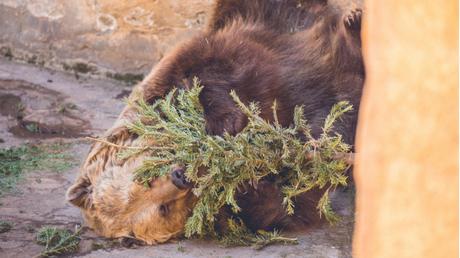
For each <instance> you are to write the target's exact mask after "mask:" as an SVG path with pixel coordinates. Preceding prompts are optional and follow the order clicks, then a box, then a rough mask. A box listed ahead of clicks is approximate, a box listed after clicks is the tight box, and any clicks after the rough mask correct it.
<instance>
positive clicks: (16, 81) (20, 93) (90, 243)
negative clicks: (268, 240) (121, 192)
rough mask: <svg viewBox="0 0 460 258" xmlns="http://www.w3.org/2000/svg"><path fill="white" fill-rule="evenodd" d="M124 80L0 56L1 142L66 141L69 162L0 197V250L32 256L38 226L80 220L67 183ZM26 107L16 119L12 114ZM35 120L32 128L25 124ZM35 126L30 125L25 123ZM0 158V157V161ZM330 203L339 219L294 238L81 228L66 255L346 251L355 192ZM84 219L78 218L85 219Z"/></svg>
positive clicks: (237, 256)
mask: <svg viewBox="0 0 460 258" xmlns="http://www.w3.org/2000/svg"><path fill="white" fill-rule="evenodd" d="M130 89H131V88H130V87H128V86H126V85H122V84H120V83H117V82H115V81H107V80H95V79H86V78H83V77H81V76H76V75H72V74H63V73H58V72H54V71H49V70H44V69H40V68H37V67H34V66H31V65H26V64H17V63H12V62H10V61H6V60H2V59H0V148H8V147H12V146H22V145H24V144H27V143H29V144H35V143H41V144H44V143H45V144H46V143H55V144H56V143H57V144H63V143H65V144H68V145H66V146H68V147H67V149H66V150H65V152H66V153H67V154H68V155H70V156H71V159H72V161H71V164H72V165H71V166H70V168H69V169H66V170H65V171H47V170H46V169H38V170H36V171H29V172H27V174H26V175H25V176H24V178H23V179H22V180H20V181H19V182H18V184H17V186H16V188H15V189H14V190H13V191H10V192H8V193H7V194H5V195H3V196H0V220H2V221H8V222H10V223H11V224H12V229H11V230H10V231H7V232H5V233H0V257H15V258H19V257H34V256H36V255H38V254H40V252H41V251H42V250H43V247H42V246H40V245H38V244H37V243H36V242H35V237H36V232H37V230H38V229H39V228H40V227H42V226H56V227H59V228H68V229H73V228H74V227H75V226H76V225H82V223H83V221H82V218H81V215H80V212H79V210H78V209H77V208H75V207H73V206H71V205H69V204H68V203H66V201H65V198H64V195H65V192H66V189H67V188H68V187H69V186H70V185H71V183H72V182H73V180H74V178H75V177H76V175H77V173H78V169H79V165H80V163H81V161H82V160H83V159H84V157H85V155H86V153H87V152H88V150H89V146H90V142H88V141H87V140H85V138H84V137H85V136H90V135H92V136H97V135H98V134H101V133H102V132H103V131H104V130H105V129H107V128H109V127H110V126H111V125H112V123H113V122H114V121H115V119H116V118H117V116H118V113H119V112H120V111H121V109H122V108H123V106H124V103H123V98H124V96H127V94H129V92H130ZM18 107H20V111H21V112H23V113H24V115H22V116H21V118H20V119H18V118H17V116H16V114H17V112H19V108H18ZM30 124H35V125H38V129H37V128H35V127H30V126H29V125H30ZM30 129H33V130H30ZM0 162H1V161H0ZM334 208H335V209H336V211H337V212H338V213H339V214H340V215H342V217H343V219H342V221H341V222H340V223H339V224H337V225H334V226H330V225H323V226H321V227H319V228H315V229H311V230H309V231H305V232H287V234H288V235H290V236H296V237H298V239H299V244H298V245H291V246H285V245H284V246H283V245H275V246H269V247H266V248H264V249H262V250H254V249H252V248H251V247H234V248H224V247H221V246H219V245H218V244H216V243H214V242H212V241H204V240H180V241H177V242H174V243H168V244H163V245H159V246H136V247H132V248H125V247H123V246H122V245H121V244H120V243H119V241H117V240H111V239H103V238H99V237H97V236H96V235H95V234H94V233H92V231H91V230H89V229H87V228H85V227H83V231H82V232H83V233H82V236H81V239H82V240H81V242H80V245H79V250H78V252H76V253H73V254H68V255H65V257H88V258H89V257H91V258H100V257H165V258H166V257H219V258H230V257H233V258H244V257H261V258H262V257H286V258H287V257H311V258H322V257H324V258H335V257H337V258H342V257H351V238H352V232H353V193H352V190H350V189H346V190H340V191H338V192H337V193H336V194H335V197H334ZM83 226H84V225H83Z"/></svg>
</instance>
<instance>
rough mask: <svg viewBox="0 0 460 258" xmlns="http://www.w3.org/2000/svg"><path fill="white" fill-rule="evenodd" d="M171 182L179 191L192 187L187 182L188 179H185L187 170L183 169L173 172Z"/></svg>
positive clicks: (176, 169)
mask: <svg viewBox="0 0 460 258" xmlns="http://www.w3.org/2000/svg"><path fill="white" fill-rule="evenodd" d="M171 181H172V182H173V184H174V185H175V186H177V188H179V189H186V188H190V187H191V186H192V185H191V184H190V183H189V182H188V181H187V178H186V177H185V170H184V169H183V168H175V169H174V170H173V171H172V172H171Z"/></svg>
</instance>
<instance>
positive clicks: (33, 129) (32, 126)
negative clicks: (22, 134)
mask: <svg viewBox="0 0 460 258" xmlns="http://www.w3.org/2000/svg"><path fill="white" fill-rule="evenodd" d="M25 128H26V129H27V131H29V132H31V133H39V132H40V128H39V127H38V125H37V124H36V123H30V124H26V125H25Z"/></svg>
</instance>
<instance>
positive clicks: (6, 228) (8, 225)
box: [0, 220, 13, 234]
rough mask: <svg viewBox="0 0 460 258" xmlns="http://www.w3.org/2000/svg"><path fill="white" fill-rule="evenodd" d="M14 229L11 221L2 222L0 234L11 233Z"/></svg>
mask: <svg viewBox="0 0 460 258" xmlns="http://www.w3.org/2000/svg"><path fill="white" fill-rule="evenodd" d="M12 228H13V224H11V222H9V221H4V220H0V234H1V233H5V232H8V231H10V230H11V229H12Z"/></svg>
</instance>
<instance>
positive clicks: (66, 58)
mask: <svg viewBox="0 0 460 258" xmlns="http://www.w3.org/2000/svg"><path fill="white" fill-rule="evenodd" d="M213 3H214V0H187V1H183V0H182V1H181V0H130V1H124V0H74V1H65V0H3V1H0V55H2V56H4V57H6V58H9V59H15V60H20V61H24V62H28V63H32V64H37V65H41V66H45V67H49V68H53V69H59V70H73V71H74V72H78V73H81V74H84V73H88V74H93V75H101V76H108V77H112V78H113V77H116V75H119V74H130V75H133V76H135V75H140V74H145V73H147V72H148V71H149V70H150V69H151V67H152V66H153V65H154V64H155V63H156V62H158V60H159V59H161V57H162V56H163V55H164V54H165V53H166V52H167V51H168V50H169V49H170V48H171V47H173V46H174V45H176V44H177V43H178V42H181V41H183V40H185V39H187V38H190V37H191V36H193V35H194V34H196V33H198V32H199V31H200V30H201V29H202V28H203V27H204V25H205V23H206V21H207V18H208V16H209V12H210V10H211V7H212V5H213ZM78 68H82V69H78ZM114 75H115V76H114ZM118 77H120V76H118Z"/></svg>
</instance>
